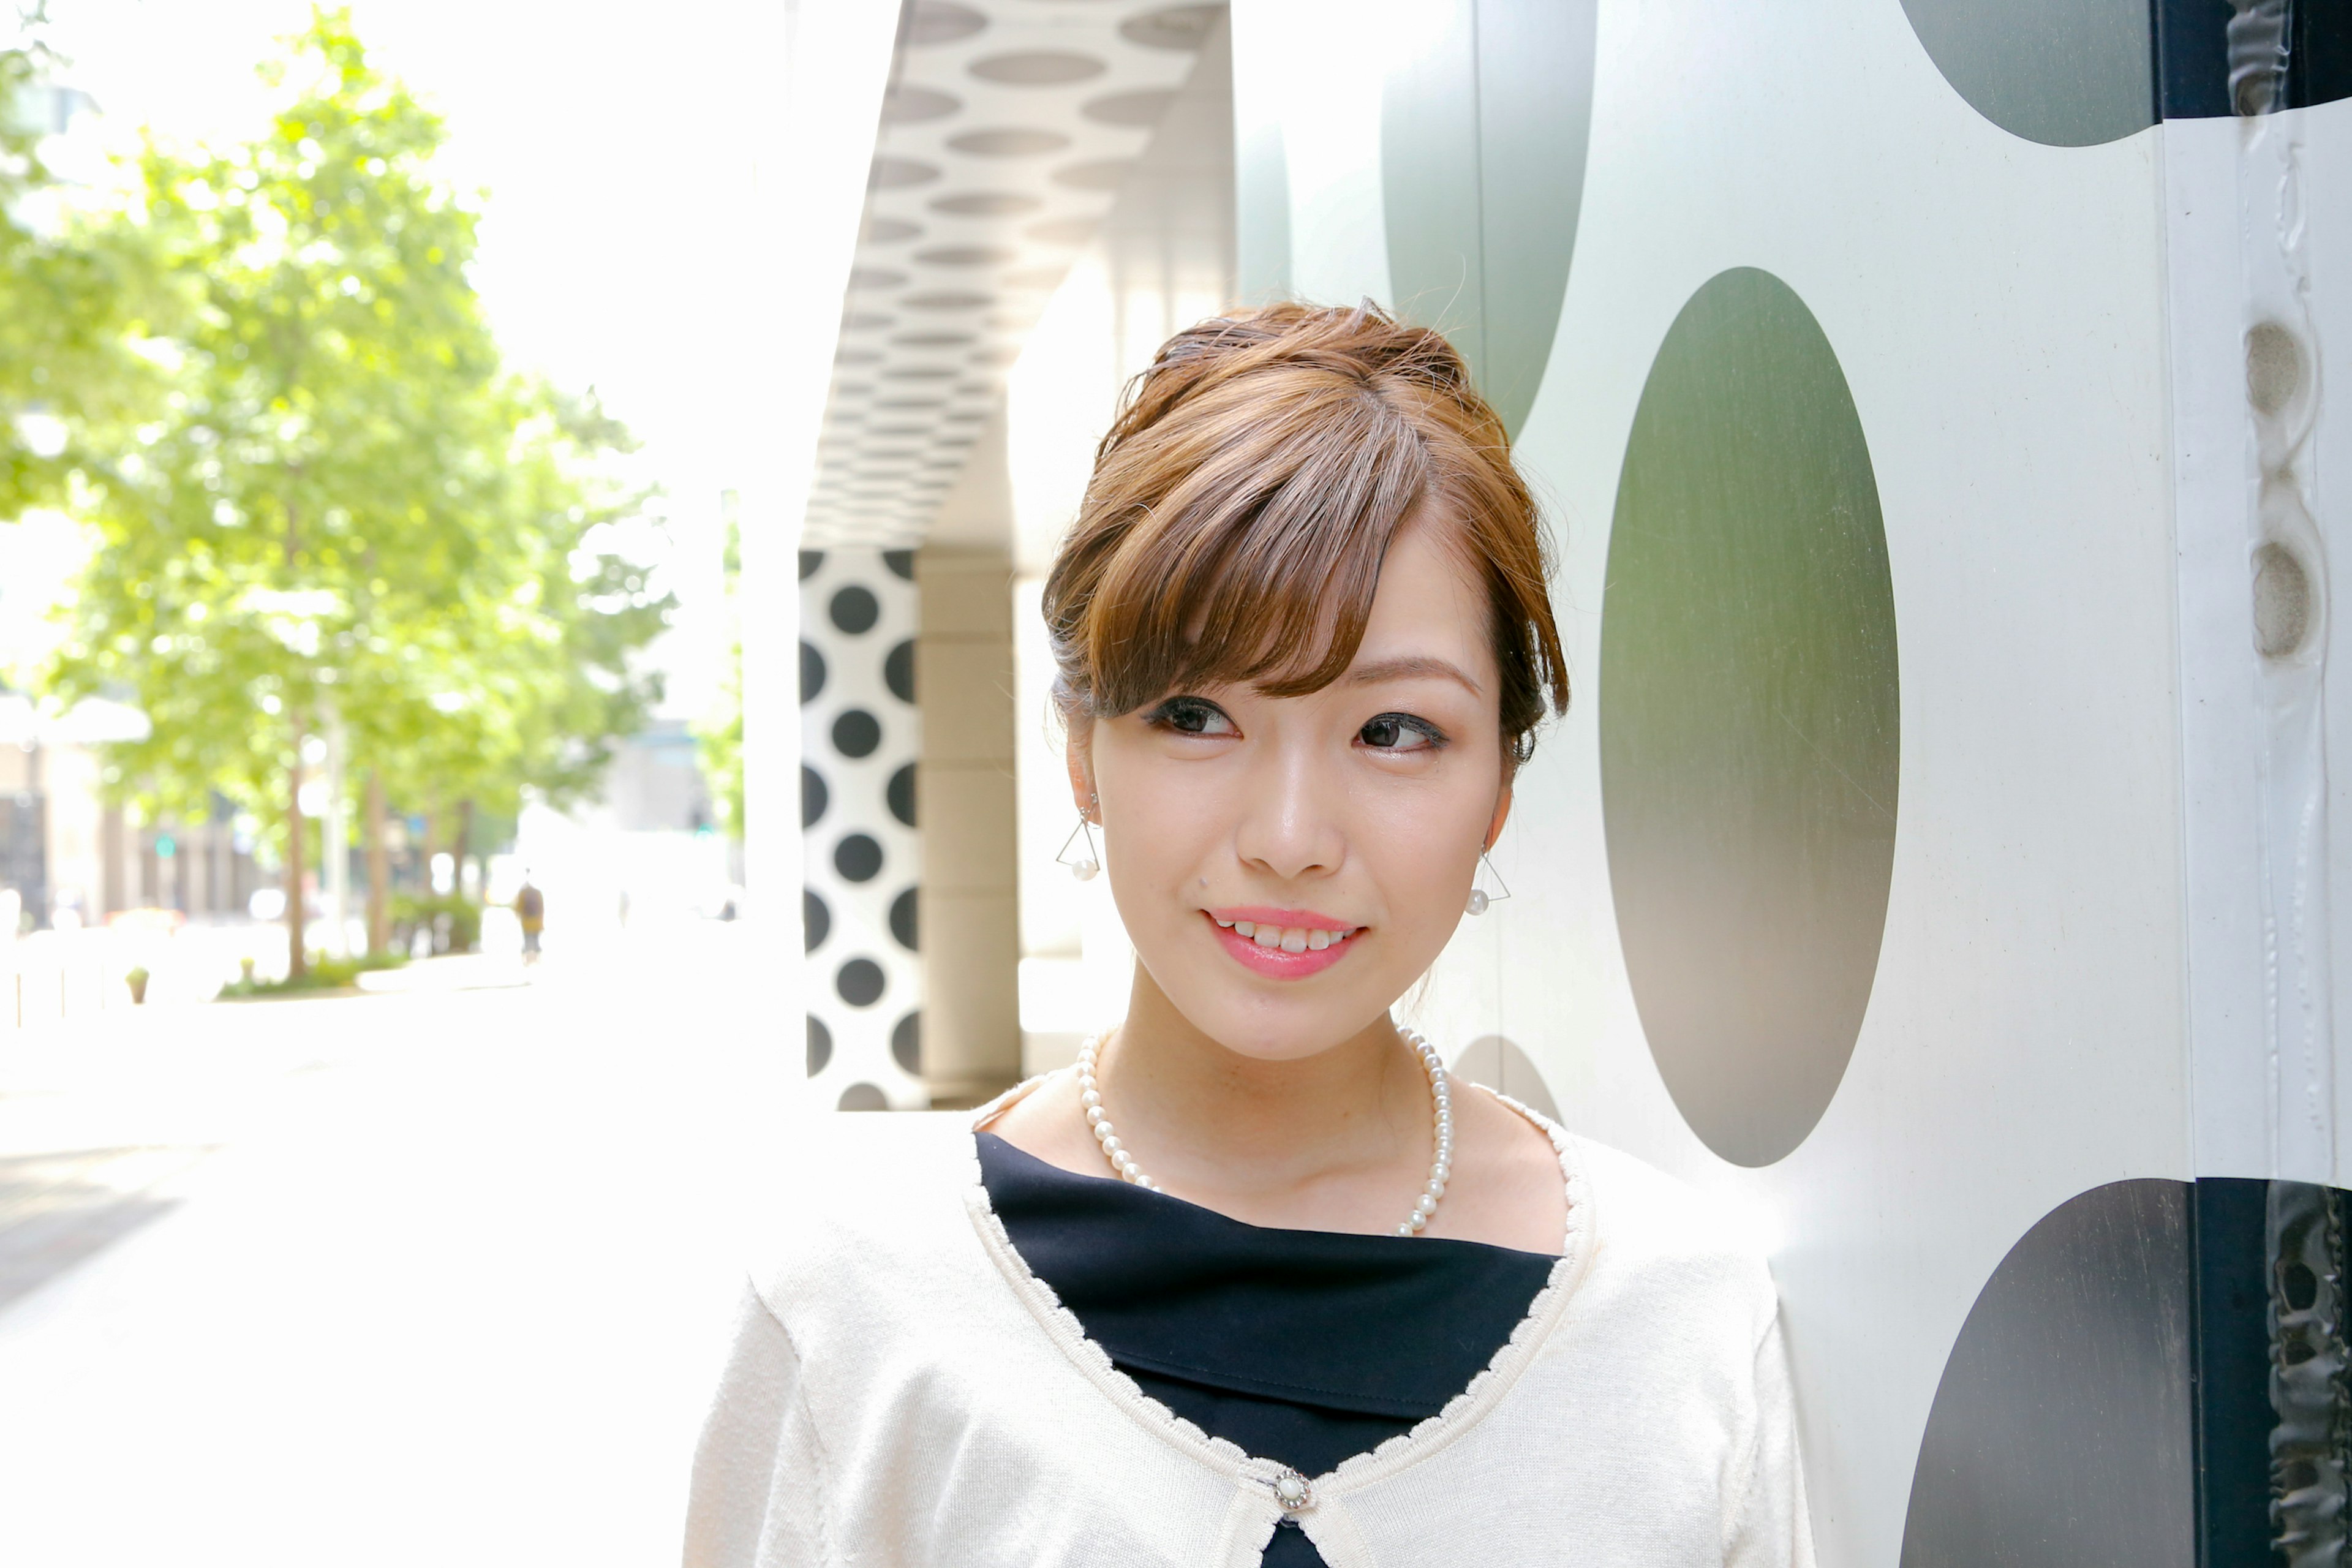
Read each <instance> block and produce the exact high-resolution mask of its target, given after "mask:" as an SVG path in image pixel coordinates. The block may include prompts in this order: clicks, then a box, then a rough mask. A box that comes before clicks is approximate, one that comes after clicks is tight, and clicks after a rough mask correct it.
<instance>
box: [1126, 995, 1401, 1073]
mask: <svg viewBox="0 0 2352 1568" xmlns="http://www.w3.org/2000/svg"><path fill="white" fill-rule="evenodd" d="M1163 989H1165V990H1166V991H1167V994H1168V998H1169V1000H1170V1001H1171V1002H1172V1003H1174V1004H1175V1005H1176V1009H1177V1011H1178V1012H1180V1013H1181V1014H1183V1015H1184V1016H1185V1018H1186V1019H1187V1020H1189V1021H1190V1022H1191V1023H1192V1026H1193V1027H1194V1028H1196V1029H1198V1030H1200V1031H1201V1032H1202V1034H1204V1035H1206V1036H1208V1037H1210V1038H1211V1039H1213V1040H1214V1041H1216V1042H1217V1043H1218V1044H1219V1045H1221V1046H1223V1047H1225V1049H1227V1050H1229V1051H1231V1052H1233V1053H1234V1055H1235V1056H1238V1057H1247V1058H1250V1059H1251V1060H1253V1061H1263V1062H1292V1061H1302V1060H1304V1059H1306V1058H1308V1057H1313V1056H1319V1055H1321V1054H1322V1053H1323V1052H1325V1051H1328V1050H1329V1049H1330V1048H1331V1047H1334V1046H1337V1045H1339V1044H1341V1043H1342V1042H1343V1041H1346V1040H1349V1039H1350V1038H1352V1037H1355V1036H1356V1035H1357V1034H1359V1033H1360V1032H1361V1031H1362V1030H1363V1029H1364V1027H1365V1026H1367V1025H1369V1024H1370V1023H1371V1022H1372V1021H1373V1020H1374V1019H1377V1018H1379V1017H1381V1016H1383V1015H1384V1014H1386V1013H1387V1011H1388V1005H1387V1004H1385V1003H1375V1002H1372V1001H1370V1000H1368V999H1367V998H1365V997H1363V996H1362V995H1360V994H1349V995H1339V994H1325V995H1319V996H1316V995H1298V996H1287V997H1286V996H1281V995H1275V996H1267V995H1264V994H1249V993H1248V992H1245V991H1244V990H1243V989H1241V988H1239V987H1236V986H1233V985H1229V984H1206V983H1203V982H1202V981H1200V980H1198V979H1196V980H1195V982H1194V984H1192V985H1188V986H1185V987H1183V988H1181V990H1180V989H1177V988H1171V987H1163Z"/></svg>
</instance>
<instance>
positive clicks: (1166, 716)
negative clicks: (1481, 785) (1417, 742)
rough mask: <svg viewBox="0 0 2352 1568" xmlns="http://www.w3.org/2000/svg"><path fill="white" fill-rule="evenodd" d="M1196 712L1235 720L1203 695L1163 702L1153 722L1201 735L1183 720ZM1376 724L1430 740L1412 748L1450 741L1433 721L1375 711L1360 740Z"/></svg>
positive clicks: (1433, 748) (1430, 747)
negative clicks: (1388, 725)
mask: <svg viewBox="0 0 2352 1568" xmlns="http://www.w3.org/2000/svg"><path fill="white" fill-rule="evenodd" d="M1193 715H1197V716H1198V717H1199V718H1200V719H1201V720H1202V721H1208V720H1212V719H1223V720H1224V721H1225V722H1226V723H1228V724H1232V723H1233V719H1232V717H1231V716H1230V715H1228V714H1227V713H1226V712H1225V710H1223V709H1222V708H1220V707H1218V706H1217V705H1216V704H1215V703H1213V702H1211V701H1209V700H1206V699H1204V698H1199V697H1171V698H1170V699H1169V700H1167V701H1165V702H1162V703H1161V704H1160V706H1159V707H1158V708H1155V709H1153V710H1152V712H1151V718H1150V723H1151V725H1152V727H1153V728H1154V729H1160V730H1169V731H1174V732H1175V733H1177V734H1179V735H1200V734H1202V733H1203V732H1204V731H1202V730H1194V729H1186V728H1185V727H1184V726H1183V724H1182V723H1181V722H1180V720H1181V719H1182V718H1184V717H1186V716H1193ZM1375 724H1393V725H1395V726H1396V727H1397V728H1398V729H1400V730H1405V731H1411V732H1412V733H1413V734H1415V735H1418V736H1420V737H1421V738H1422V739H1423V741H1424V742H1427V745H1426V746H1425V747H1413V748H1409V749H1410V750H1416V751H1418V750H1427V751H1432V752H1434V751H1439V750H1442V749H1443V748H1444V746H1445V745H1446V744H1447V742H1446V737H1445V732H1444V731H1442V730H1440V729H1439V728H1438V727H1437V726H1436V725H1434V724H1433V723H1431V722H1430V721H1428V720H1426V719H1416V718H1414V717H1413V716H1412V714H1410V713H1376V714H1374V715H1373V716H1372V717H1371V718H1370V719H1367V720H1365V721H1364V722H1363V724H1362V726H1361V727H1360V729H1358V730H1357V731H1356V734H1357V736H1358V738H1361V737H1362V735H1363V732H1364V731H1365V730H1369V729H1370V728H1371V727H1372V726H1373V725H1375ZM1236 728H1238V726H1236ZM1371 749H1372V750H1373V751H1376V752H1392V751H1397V750H1398V748H1395V747H1391V746H1374V747H1372V748H1371Z"/></svg>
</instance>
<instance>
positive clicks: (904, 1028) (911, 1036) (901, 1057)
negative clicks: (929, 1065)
mask: <svg viewBox="0 0 2352 1568" xmlns="http://www.w3.org/2000/svg"><path fill="white" fill-rule="evenodd" d="M890 1059H891V1060H892V1061H895V1062H897V1063H898V1066H899V1067H900V1068H902V1069H904V1070H905V1071H907V1072H909V1073H914V1074H920V1073H921V1072H922V1070H923V1010H922V1009H921V1008H920V1007H918V1008H916V1009H915V1010H914V1011H913V1012H911V1013H909V1014H908V1015H907V1016H905V1017H903V1018H901V1019H899V1020H898V1023H897V1024H896V1025H894V1026H892V1027H891V1030H890Z"/></svg>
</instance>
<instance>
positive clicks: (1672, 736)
mask: <svg viewBox="0 0 2352 1568" xmlns="http://www.w3.org/2000/svg"><path fill="white" fill-rule="evenodd" d="M1608 584H1609V585H1608V589H1607V592H1606V596H1605V598H1604V599H1603V601H1602V618H1601V678H1600V681H1601V697H1600V701H1601V717H1600V726H1601V792H1602V816H1603V819H1604V823H1605V828H1606V834H1607V839H1608V846H1609V875H1610V883H1611V887H1612V892H1613V895H1614V898H1615V901H1616V909H1617V926H1618V932H1619V937H1620V941H1621V942H1622V945H1623V949H1624V954H1625V967H1626V971H1627V973H1628V974H1629V976H1630V977H1631V980H1632V983H1633V996H1634V1001H1635V1004H1636V1005H1637V1006H1638V1007H1639V1009H1640V1012H1641V1016H1642V1027H1643V1032H1644V1034H1645V1035H1646V1036H1647V1037H1648V1040H1649V1045H1650V1051H1651V1055H1652V1056H1653V1057H1654V1058H1655V1060H1656V1062H1657V1066H1658V1071H1659V1073H1660V1074H1661V1075H1662V1076H1663V1077H1664V1079H1665V1084H1666V1088H1667V1089H1668V1091H1669V1092H1671V1093H1672V1094H1673V1096H1674V1100H1675V1106H1676V1107H1677V1108H1678V1109H1679V1110H1681V1111H1682V1114H1683V1117H1684V1119H1685V1121H1688V1122H1689V1123H1690V1126H1691V1128H1692V1130H1693V1131H1696V1132H1697V1134H1698V1135H1699V1137H1700V1138H1702V1139H1703V1140H1705V1141H1706V1144H1707V1146H1708V1147H1709V1148H1711V1149H1713V1150H1714V1151H1715V1152H1717V1154H1720V1155H1722V1156H1723V1157H1724V1158H1725V1159H1727V1160H1729V1161H1731V1162H1732V1163H1735V1164H1740V1165H1765V1164H1769V1163H1772V1162H1773V1161H1775V1160H1778V1159H1780V1158H1781V1157H1782V1156H1784V1155H1786V1154H1787V1153H1788V1152H1790V1150H1792V1149H1794V1148H1796V1146H1797V1145H1798V1144H1799V1143H1801V1142H1803V1141H1804V1139H1805V1135H1806V1134H1807V1133H1809V1132H1811V1131H1812V1129H1813V1125H1814V1123H1815V1122H1817V1121H1820V1120H1821V1117H1822V1112H1823V1111H1824V1110H1828V1109H1829V1103H1830V1099H1831V1097H1832V1095H1834V1094H1835V1093H1836V1092H1837V1086H1838V1081H1839V1079H1842V1078H1843V1076H1844V1073H1845V1067H1846V1062H1847V1059H1848V1058H1850V1057H1851V1056H1852V1055H1853V1044H1854V1039H1855V1037H1856V1036H1857V1035H1858V1034H1859V1033H1860V1031H1861V1027H1862V1019H1863V1013H1864V1008H1865V1007H1866V1006H1867V1005H1868V1004H1869V1001H1870V989H1871V984H1872V981H1873V979H1874V976H1875V974H1876V973H1877V968H1878V950H1879V941H1880V938H1881V936H1882V934H1883V932H1884V930H1885V921H1886V900H1887V889H1888V882H1889V879H1890V877H1891V875H1892V873H1893V869H1894V858H1895V790H1896V784H1897V772H1898V767H1897V763H1898V761H1899V755H1900V733H1899V731H1900V712H1899V699H1898V692H1897V681H1896V664H1895V594H1894V584H1893V581H1892V579H1891V578H1890V577H1889V575H1888V572H1887V562H1886V535H1885V527H1884V525H1883V523H1882V521H1881V519H1880V516H1879V507H1878V487H1877V482H1876V480H1875V479H1874V477H1873V475H1872V471H1871V465H1870V450H1869V447H1868V446H1867V444H1866V443H1865V442H1864V438H1863V431H1862V421H1861V419H1860V417H1859V416H1858V415H1857V414H1856V413H1855V411H1854V405H1853V395H1852V394H1851V393H1850V392H1849V391H1848V390H1847V387H1846V382H1845V374H1844V373H1843V371H1842V370H1841V369H1840V368H1839V366H1838V361H1837V355H1836V353H1834V352H1832V349H1831V347H1830V342H1829V339H1828V338H1827V337H1826V336H1825V335H1823V333H1822V329H1821V325H1820V323H1819V322H1817V321H1814V320H1813V315H1812V312H1811V311H1810V310H1807V309H1806V308H1805V304H1804V301H1803V300H1800V299H1798V298H1797V296H1796V294H1795V293H1794V292H1793V291H1792V290H1790V288H1789V287H1788V285H1787V284H1785V283H1782V282H1781V281H1780V279H1777V278H1775V277H1773V276H1772V275H1771V274H1770V273H1769V272H1763V271H1759V270H1757V269H1756V268H1735V269H1733V270H1731V271H1728V272H1723V273H1718V274H1717V276H1715V277H1714V278H1712V279H1708V281H1707V282H1706V285H1705V286H1703V287H1702V288H1701V289H1699V290H1698V292H1697V293H1696V294H1694V295H1693V296H1692V297H1691V299H1690V300H1689V302H1688V303H1686V304H1685V305H1684V307H1683V310H1682V313H1681V314H1680V315H1678V316H1677V317H1675V322H1674V325H1673V326H1672V327H1671V328H1670V329H1669V330H1668V331H1667V332H1666V336H1665V341H1664V343H1662V344H1661V345H1660V346H1659V349H1658V353H1657V357H1656V359H1655V360H1654V362H1653V363H1652V364H1651V367H1650V376H1649V380H1648V382H1647V383H1646V384H1644V385H1643V389H1642V400H1641V404H1640V405H1639V407H1638V408H1637V409H1636V411H1635V413H1634V416H1633V434H1632V436H1631V437H1629V438H1628V440H1627V443H1626V447H1625V462H1624V468H1623V470H1622V473H1621V475H1620V476H1619V479H1618V486H1617V509H1616V516H1615V521H1614V522H1613V524H1612V530H1611V533H1610V541H1609V576H1608Z"/></svg>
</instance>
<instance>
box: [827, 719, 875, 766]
mask: <svg viewBox="0 0 2352 1568" xmlns="http://www.w3.org/2000/svg"><path fill="white" fill-rule="evenodd" d="M881 744H882V722H881V721H880V720H878V719H877V718H875V717H874V715H873V714H871V713H868V712H867V711H866V710H865V709H863V708H852V709H850V710H847V711H846V712H844V713H842V714H841V715H839V716H838V717H836V718H835V720H834V721H833V748H834V750H835V751H837V752H840V753H841V754H842V755H843V756H845V757H852V758H855V757H870V756H872V755H873V754H874V751H875V748H876V747H877V746H879V745H881Z"/></svg>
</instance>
